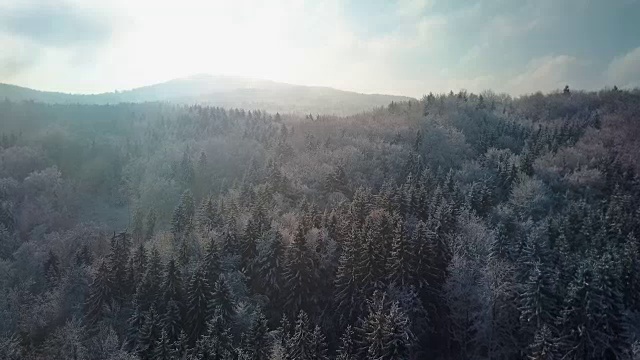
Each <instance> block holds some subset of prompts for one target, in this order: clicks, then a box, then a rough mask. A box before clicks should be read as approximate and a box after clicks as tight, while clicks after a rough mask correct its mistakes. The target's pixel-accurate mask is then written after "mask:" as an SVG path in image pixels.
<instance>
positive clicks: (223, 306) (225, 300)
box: [209, 274, 235, 323]
mask: <svg viewBox="0 0 640 360" xmlns="http://www.w3.org/2000/svg"><path fill="white" fill-rule="evenodd" d="M234 309H235V303H234V300H233V298H232V294H231V288H230V287H229V282H228V281H227V278H226V277H225V276H224V275H223V274H220V276H219V277H218V281H216V283H215V285H214V287H213V296H212V299H211V302H210V304H209V314H210V315H213V311H216V312H217V313H218V315H219V316H221V317H222V320H223V321H224V322H226V323H231V320H232V318H233V315H234V312H235V310H234Z"/></svg>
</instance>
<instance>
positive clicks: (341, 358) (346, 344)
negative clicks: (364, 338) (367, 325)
mask: <svg viewBox="0 0 640 360" xmlns="http://www.w3.org/2000/svg"><path fill="white" fill-rule="evenodd" d="M357 359H358V353H357V344H356V342H355V333H354V332H353V328H351V325H349V326H347V328H346V329H345V330H344V333H343V334H342V337H341V338H340V347H339V348H338V352H337V356H336V360H357Z"/></svg>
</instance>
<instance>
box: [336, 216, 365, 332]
mask: <svg viewBox="0 0 640 360" xmlns="http://www.w3.org/2000/svg"><path fill="white" fill-rule="evenodd" d="M359 241H360V231H359V229H357V228H355V227H352V229H351V233H350V234H349V236H348V237H347V239H345V242H344V243H343V245H342V254H341V255H340V259H339V261H338V271H337V273H336V278H335V297H334V301H335V306H336V309H337V312H338V314H339V317H340V318H339V319H340V323H342V324H349V323H351V322H352V321H354V320H355V319H356V318H357V317H358V316H359V315H360V311H359V310H360V308H361V306H362V292H361V289H360V287H361V283H360V281H359V277H358V276H357V272H356V270H357V263H356V258H357V254H358V252H359V250H360V249H359Z"/></svg>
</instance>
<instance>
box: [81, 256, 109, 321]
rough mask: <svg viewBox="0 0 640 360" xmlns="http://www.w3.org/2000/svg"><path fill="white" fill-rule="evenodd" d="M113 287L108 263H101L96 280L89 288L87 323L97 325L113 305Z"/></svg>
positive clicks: (86, 309)
mask: <svg viewBox="0 0 640 360" xmlns="http://www.w3.org/2000/svg"><path fill="white" fill-rule="evenodd" d="M111 289H113V286H112V285H111V279H110V277H109V269H108V267H107V264H106V262H104V261H103V262H101V263H100V265H99V267H98V270H97V272H96V275H95V278H94V279H93V282H92V283H91V286H90V287H89V297H88V298H87V302H86V304H85V314H86V320H87V323H88V324H90V325H93V324H95V323H96V322H97V321H98V320H100V318H101V317H102V315H103V313H104V311H105V310H106V308H107V307H108V306H110V305H111V302H112V299H113V294H112V290H111Z"/></svg>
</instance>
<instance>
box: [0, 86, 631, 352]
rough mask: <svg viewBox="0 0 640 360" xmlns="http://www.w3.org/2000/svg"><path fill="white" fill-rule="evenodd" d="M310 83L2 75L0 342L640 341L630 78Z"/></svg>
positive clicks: (139, 348)
mask: <svg viewBox="0 0 640 360" xmlns="http://www.w3.org/2000/svg"><path fill="white" fill-rule="evenodd" d="M174 85H175V84H174ZM6 88H8V87H6ZM6 88H5V90H6ZM165 89H166V88H165ZM14 90H15V89H14ZM27 90H28V89H27ZM147 90H148V89H147ZM21 91H26V90H21ZM29 91H32V90H29ZM273 91H275V92H272V93H271V94H275V95H273V97H274V99H275V98H277V99H278V105H277V106H281V107H286V106H290V105H287V104H293V103H296V101H295V99H294V100H291V99H289V100H287V101H284V100H283V99H286V96H284V95H283V94H285V95H286V93H278V92H277V91H276V90H273ZM287 91H291V89H289V88H287ZM309 91H310V95H309V96H308V97H307V98H308V99H309V101H310V102H309V103H308V104H306V103H303V104H301V105H300V107H297V108H296V107H290V109H289V111H265V110H262V109H260V110H257V109H259V107H258V106H259V105H260V101H263V100H264V99H265V98H266V96H267V95H264V96H262V95H261V96H260V97H256V99H258V98H261V99H263V100H259V101H258V100H256V101H255V102H254V104H256V107H252V106H247V107H246V108H242V107H237V106H233V105H229V106H223V105H225V104H221V105H209V104H207V102H206V101H202V102H200V101H197V100H196V101H192V102H182V101H173V100H170V99H169V98H168V97H167V98H163V99H160V98H155V99H149V98H140V99H139V101H140V102H139V103H138V100H135V101H134V100H131V101H127V102H120V101H114V102H111V101H104V102H102V100H101V101H96V102H97V104H91V103H90V102H91V101H84V100H83V101H67V100H66V99H63V100H62V101H53V100H51V99H46V98H34V96H35V95H34V93H35V92H34V93H28V95H26V96H27V98H28V99H30V100H27V99H25V98H24V97H22V98H20V97H17V98H11V97H10V96H9V95H8V94H9V93H8V92H7V93H5V99H4V100H3V101H2V100H0V359H12V360H14V359H112V360H115V359H118V360H124V359H131V360H133V359H158V360H160V359H161V360H165V359H252V360H262V359H265V360H266V359H273V360H275V359H341V360H356V359H384V360H391V359H630V360H631V359H638V358H640V178H639V177H638V171H640V121H639V120H640V119H638V116H639V114H640V91H638V90H637V89H635V90H621V89H618V88H613V89H603V90H600V91H590V92H587V91H575V90H573V89H570V88H569V87H566V88H565V90H564V91H556V92H552V93H548V94H542V93H534V94H530V95H524V96H520V97H511V96H509V95H502V94H496V93H493V92H490V91H486V92H482V93H479V94H477V93H471V92H466V91H459V92H456V93H454V92H450V93H443V94H431V93H429V94H428V95H426V96H424V97H422V98H421V99H419V100H418V99H412V98H393V99H390V98H387V97H385V96H382V95H381V96H380V97H379V98H371V97H369V95H357V96H356V95H351V94H352V93H349V94H347V93H338V91H337V90H331V91H330V92H331V95H327V96H335V97H336V98H340V99H341V100H340V101H342V102H343V103H344V104H348V105H344V106H342V105H335V104H336V103H331V102H329V103H327V104H326V106H325V107H324V109H328V110H326V111H322V109H323V107H322V101H323V98H321V97H317V96H316V95H315V94H317V93H316V92H315V91H318V90H317V89H316V90H309ZM326 91H329V90H326ZM264 92H265V94H266V93H268V92H269V91H267V90H264ZM294 92H296V91H294ZM135 93H138V94H140V93H141V92H136V91H132V92H130V93H128V94H124V95H123V96H133V95H132V94H135ZM151 93H152V92H150V91H148V92H147V95H146V96H152V95H149V94H151ZM200 93H201V92H200ZM200 93H199V94H200ZM336 94H337V95H336ZM59 96H63V95H59ZM64 96H67V95H64ZM68 96H70V97H72V96H76V95H68ZM77 96H80V95H77ZM96 96H97V95H96ZM189 96H191V97H193V96H195V97H194V99H201V98H202V97H200V96H199V95H195V94H190V95H189ZM229 96H230V97H229V98H231V97H232V96H231V95H229ZM300 96H301V97H303V96H306V95H300ZM174 98H175V97H173V96H172V97H171V99H174ZM356 98H357V99H361V100H362V102H358V101H355V100H353V99H356ZM75 99H78V98H75ZM93 99H97V98H93ZM132 99H133V98H132ZM247 99H249V97H247ZM34 100H35V101H34ZM234 101H235V100H234ZM247 101H248V100H247ZM265 101H266V100H265ZM372 101H373V102H374V103H375V104H374V103H372ZM381 101H384V103H383V104H380V102H381ZM272 104H275V100H274V102H272ZM291 106H293V105H291ZM310 107H312V108H313V110H314V111H313V112H311V113H310V114H308V113H307V112H306V111H307V110H309V109H310ZM341 109H342V110H345V109H347V111H342V110H341ZM303 110H305V111H303ZM345 113H346V114H349V115H340V114H345Z"/></svg>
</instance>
